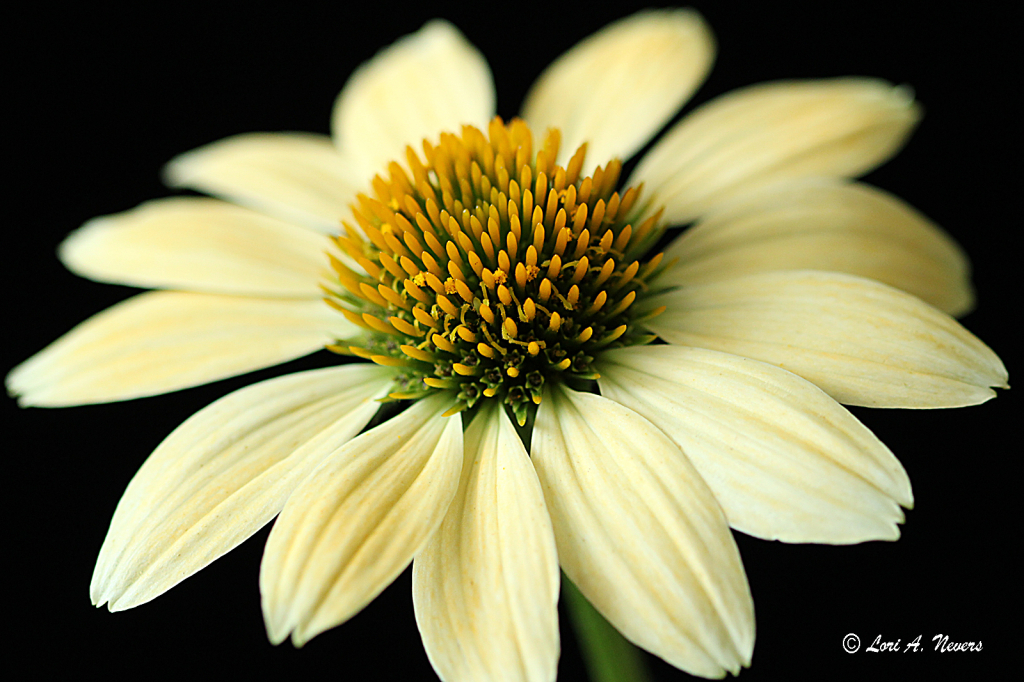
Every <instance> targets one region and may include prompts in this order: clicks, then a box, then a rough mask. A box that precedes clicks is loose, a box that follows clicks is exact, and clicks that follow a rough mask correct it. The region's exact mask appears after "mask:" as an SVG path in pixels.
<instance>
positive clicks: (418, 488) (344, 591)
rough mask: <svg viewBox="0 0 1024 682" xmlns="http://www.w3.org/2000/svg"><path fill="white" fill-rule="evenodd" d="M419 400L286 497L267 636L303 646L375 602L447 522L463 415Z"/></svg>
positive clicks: (269, 556)
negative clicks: (446, 413)
mask: <svg viewBox="0 0 1024 682" xmlns="http://www.w3.org/2000/svg"><path fill="white" fill-rule="evenodd" d="M449 407H451V398H450V397H448V396H446V395H439V396H436V397H433V398H426V399H423V400H420V401H419V402H418V403H416V404H415V405H413V406H412V407H410V408H409V409H407V410H406V411H405V412H403V413H401V414H400V415H398V416H397V417H393V418H392V419H390V420H388V421H386V422H384V423H383V424H381V425H380V426H377V427H376V428H374V429H371V430H370V431H367V432H366V433H364V434H362V435H361V436H358V437H356V438H355V439H353V440H351V441H349V442H348V443H346V444H345V445H343V446H342V447H341V448H340V449H338V450H336V451H335V452H334V453H332V454H331V455H329V456H328V457H327V458H326V459H325V460H324V462H323V464H322V465H321V466H320V467H319V468H318V469H317V470H316V471H314V472H313V473H312V474H311V475H310V476H309V478H307V479H306V480H305V482H304V483H302V485H300V486H299V487H298V488H297V489H296V490H295V492H294V493H293V494H292V496H291V497H290V498H289V499H288V502H287V504H286V505H285V508H284V511H282V512H281V516H280V517H279V518H278V520H277V522H276V523H275V524H274V528H273V530H272V531H271V532H270V537H269V538H268V539H267V548H266V551H265V552H264V554H263V563H262V565H261V567H260V593H261V594H262V601H263V616H264V619H265V621H266V624H267V633H268V635H269V636H270V639H271V641H272V642H274V643H275V644H276V643H279V642H281V641H283V640H284V638H285V637H287V636H288V633H289V632H291V634H292V641H293V642H294V643H295V644H296V645H297V646H301V645H302V644H304V643H305V642H307V641H309V640H310V639H312V638H313V637H315V636H316V635H318V634H319V633H321V632H323V631H324V630H327V629H329V628H332V627H334V626H336V625H338V624H340V623H342V622H344V621H345V620H347V619H349V618H351V617H352V616H353V615H355V614H356V613H357V612H358V611H359V610H360V609H362V608H363V607H364V606H366V605H367V604H368V603H369V602H370V601H371V600H372V599H373V598H374V597H376V596H377V595H378V594H379V593H380V592H381V591H382V590H383V589H384V588H385V587H387V586H388V585H389V584H390V583H391V581H392V580H394V579H395V578H396V577H397V576H398V574H399V573H401V572H402V571H403V570H404V569H405V567H406V566H408V565H409V562H410V561H412V558H413V556H414V555H415V554H416V553H417V552H418V551H419V550H420V549H421V548H422V547H423V546H424V545H425V544H426V542H427V541H428V540H429V539H430V536H431V535H433V533H434V531H436V530H437V527H438V526H439V525H441V521H442V519H444V515H445V512H446V511H447V510H448V505H449V504H451V501H452V498H453V497H454V496H455V492H456V490H458V486H459V471H460V468H461V466H462V451H463V447H462V418H461V416H460V415H456V416H454V417H442V416H441V413H442V412H444V411H445V410H446V409H448V408H449Z"/></svg>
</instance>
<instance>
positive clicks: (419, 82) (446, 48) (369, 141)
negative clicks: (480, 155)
mask: <svg viewBox="0 0 1024 682" xmlns="http://www.w3.org/2000/svg"><path fill="white" fill-rule="evenodd" d="M492 116H494V84H493V81H492V80H491V71H490V69H489V68H488V67H487V61H486V60H485V59H484V58H483V55H481V54H480V53H479V52H478V51H477V49H476V48H475V47H473V46H472V45H471V44H470V43H469V41H467V40H466V39H465V38H464V37H463V35H462V34H461V33H459V30H458V29H457V28H455V27H454V26H452V25H451V24H449V23H448V22H446V21H441V20H434V21H431V22H429V23H428V24H426V25H425V26H424V27H423V28H421V29H420V30H419V31H417V32H416V33H413V34H411V35H408V36H405V37H404V38H402V39H401V40H398V41H397V42H395V44H393V45H391V46H389V47H387V48H385V49H383V50H381V51H380V52H379V53H377V55H376V56H374V58H373V59H371V60H370V61H368V62H366V63H365V64H363V65H362V66H360V67H359V68H358V69H357V70H356V71H355V73H353V74H352V77H351V78H349V80H348V83H346V84H345V88H344V89H343V90H342V91H341V94H340V95H338V99H337V101H336V102H335V103H334V113H333V114H332V119H331V129H332V131H333V135H334V142H335V144H336V145H337V146H338V149H339V150H340V151H341V152H342V154H343V155H344V156H345V159H346V161H349V162H351V165H352V169H353V171H354V172H355V173H356V174H357V175H358V176H360V177H363V176H365V177H366V179H367V181H369V179H370V178H372V177H373V176H374V174H375V173H380V172H382V171H383V170H384V169H385V167H386V165H387V163H388V162H389V161H392V160H395V161H400V162H404V160H405V147H406V145H411V146H412V148H413V149H419V148H420V143H421V142H422V140H423V139H424V138H429V139H430V140H431V141H433V142H434V143H435V144H436V142H437V138H438V135H439V134H440V133H441V132H442V131H447V132H454V133H458V132H459V131H460V129H461V126H462V125H463V124H467V123H468V124H472V125H475V126H477V127H478V128H481V129H482V130H486V129H487V128H486V125H487V123H488V121H489V120H490V119H491V117H492Z"/></svg>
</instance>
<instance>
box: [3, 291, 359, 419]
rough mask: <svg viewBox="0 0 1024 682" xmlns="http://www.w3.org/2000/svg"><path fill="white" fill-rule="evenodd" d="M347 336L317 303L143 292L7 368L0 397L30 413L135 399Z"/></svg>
mask: <svg viewBox="0 0 1024 682" xmlns="http://www.w3.org/2000/svg"><path fill="white" fill-rule="evenodd" d="M355 331H357V328H356V327H355V326H354V325H352V324H351V323H349V322H347V321H346V320H344V319H343V318H342V317H341V316H340V315H338V314H337V313H335V312H334V311H332V310H331V309H330V308H329V307H328V306H326V305H324V303H323V302H322V301H313V300H296V299H273V298H243V297H240V296H219V295H215V294H196V293H183V292H178V291H150V292H147V293H144V294H139V295H138V296H134V297H132V298H129V299H128V300H126V301H122V302H121V303H118V304H117V305H115V306H112V307H110V308H108V309H107V310H104V311H103V312H101V313H99V314H97V315H94V316H93V317H91V318H89V319H88V320H86V321H85V322H83V323H81V324H80V325H78V326H77V327H75V328H74V329H72V330H71V331H69V332H68V333H67V334H65V335H64V336H62V337H60V338H59V339H57V340H56V341H54V342H53V343H52V344H50V345H49V346H47V347H46V348H44V349H43V350H41V351H40V352H38V353H36V354H35V355H34V356H32V357H31V358H29V359H28V360H26V361H25V362H23V363H22V364H20V365H18V366H17V367H15V368H14V370H12V371H11V373H10V374H9V375H7V390H8V391H9V392H10V393H11V394H13V395H17V396H20V397H19V399H18V402H19V404H21V405H23V406H29V405H34V406H39V407H59V406H66V405H82V404H87V403H105V402H111V401H114V400H128V399H129V398H141V397H143V396H148V395H157V394H159V393H167V392H168V391H176V390H178V389H181V388H187V387H189V386H197V385H199V384H205V383H207V382H210V381H216V380H217V379H224V378H226V377H230V376H234V375H236V374H243V373H245V372H250V371H252V370H255V369H260V368H262V367H269V366H270V365H276V364H278V363H280V362H284V361H286V360H292V359H294V358H297V357H301V356H303V355H306V354H307V353H312V352H313V351H315V350H317V349H319V348H322V347H323V346H324V345H325V344H327V343H331V342H333V341H334V340H335V339H336V338H339V337H344V336H347V335H350V334H352V333H354V332H355ZM332 332H333V333H332Z"/></svg>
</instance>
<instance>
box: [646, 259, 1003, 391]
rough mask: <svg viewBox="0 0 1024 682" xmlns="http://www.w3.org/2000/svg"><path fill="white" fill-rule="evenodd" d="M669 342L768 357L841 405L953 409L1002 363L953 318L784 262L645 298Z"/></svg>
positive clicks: (999, 372)
mask: <svg viewBox="0 0 1024 682" xmlns="http://www.w3.org/2000/svg"><path fill="white" fill-rule="evenodd" d="M659 304H664V305H666V306H668V310H667V311H666V312H665V313H664V314H662V315H659V316H658V317H656V318H654V319H653V320H652V321H651V322H649V323H648V326H649V327H650V328H651V329H652V330H653V331H654V332H655V333H657V334H658V335H660V336H661V337H662V338H663V339H665V340H666V341H668V342H670V343H677V344H680V345H684V346H696V347H699V348H711V349H714V350H720V351H725V352H726V353H733V354H735V355H742V356H744V357H748V358H754V359H756V360H763V361H764V362H769V363H771V364H773V365H778V366H779V367H782V368H783V369H787V370H789V371H790V372H793V373H794V374H798V375H800V376H802V377H803V378H805V379H807V380H808V381H811V382H813V383H815V384H817V385H818V386H819V387H820V388H822V389H824V390H825V392H826V393H828V394H829V395H831V396H832V397H833V398H835V399H836V400H838V401H839V402H841V403H845V404H847V405H866V406H869V407H959V406H963V405H974V404H977V403H982V402H985V401H986V400H988V399H990V398H992V397H993V396H994V395H995V392H993V391H992V390H991V389H990V388H988V387H989V386H1000V387H1005V386H1006V379H1007V375H1006V369H1005V368H1004V367H1003V363H1002V362H1001V361H1000V360H999V358H998V357H997V356H996V354H995V353H993V352H992V350H991V349H989V348H988V346H986V345H985V344H984V343H982V342H981V341H980V340H978V338H977V337H975V336H974V335H972V334H971V333H970V332H969V331H967V330H966V329H964V328H963V327H961V326H960V325H959V324H958V323H957V322H956V320H954V319H953V318H951V317H949V316H948V315H946V314H945V313H942V312H940V311H938V310H936V309H935V308H932V307H931V306H929V305H928V304H926V303H924V302H922V301H921V300H920V299H917V298H914V297H913V296H911V295H909V294H905V293H903V292H902V291H898V290H896V289H893V288H892V287H888V286H886V285H884V284H880V283H878V282H874V281H872V280H869V279H863V278H860V277H853V276H852V275H844V274H840V273H834V272H814V271H809V270H790V271H781V272H768V273H763V274H757V275H748V276H746V277H738V278H736V279H731V280H727V281H724V282H716V283H713V284H704V285H698V286H692V287H684V288H682V289H678V290H676V291H673V292H670V293H667V294H663V295H661V296H657V297H655V298H654V299H652V300H651V302H650V305H652V306H656V305H659Z"/></svg>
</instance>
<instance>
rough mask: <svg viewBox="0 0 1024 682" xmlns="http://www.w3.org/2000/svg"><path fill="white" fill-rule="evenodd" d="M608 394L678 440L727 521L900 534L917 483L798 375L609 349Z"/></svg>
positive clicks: (605, 365) (685, 354) (760, 532)
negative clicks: (904, 514)
mask: <svg viewBox="0 0 1024 682" xmlns="http://www.w3.org/2000/svg"><path fill="white" fill-rule="evenodd" d="M598 367H599V369H600V372H601V378H600V379H599V380H598V383H599V385H600V387H601V395H603V396H605V397H606V398H609V399H611V400H614V401H616V402H617V403H620V404H622V405H625V406H626V407H628V408H630V409H632V410H635V411H636V412H638V413H639V414H641V415H643V416H644V417H646V418H647V419H650V420H651V422H652V423H654V425H655V426H657V427H658V428H660V429H661V430H662V431H664V432H665V433H666V434H668V436H669V437H670V438H672V440H674V441H675V442H676V443H677V444H678V445H679V447H680V448H682V450H683V452H684V453H686V457H687V458H688V459H689V460H690V461H691V462H692V463H693V465H694V466H695V467H696V468H697V471H698V472H700V475H701V477H702V478H703V479H704V480H705V481H706V482H707V484H708V486H709V487H710V488H711V491H712V492H713V493H714V495H715V499H717V500H718V502H719V504H721V505H722V509H723V510H724V511H725V517H726V519H728V521H729V525H731V526H732V527H733V528H735V529H737V530H741V531H743V532H744V533H749V534H751V535H755V536H757V537H760V538H765V539H767V540H783V541H786V542H827V543H832V544H845V543H853V542H863V541H865V540H895V539H897V538H898V537H899V528H897V526H896V524H898V523H901V522H902V521H903V512H902V511H901V510H900V505H903V506H905V507H910V506H911V505H912V504H913V499H914V498H913V495H912V494H911V492H910V480H909V479H908V478H907V474H906V472H905V471H904V470H903V467H902V466H901V465H900V463H899V461H898V460H897V459H896V458H895V457H894V456H893V454H892V453H891V452H890V451H889V449H888V448H886V447H885V445H883V444H882V442H881V441H880V440H878V438H876V437H875V436H874V434H872V433H871V431H869V430H868V429H867V427H865V426H864V425H863V424H861V423H860V422H859V421H857V419H856V418H855V417H854V416H853V415H852V414H850V413H849V412H848V411H847V410H846V409H844V408H843V407H842V406H841V405H839V403H837V402H836V401H834V400H832V398H829V397H828V396H827V395H826V394H825V393H824V392H822V391H821V389H819V388H817V387H816V386H814V385H813V384H811V383H810V382H808V381H806V380H804V379H801V378H800V377H798V376H796V375H795V374H791V373H789V372H787V371H785V370H782V369H779V368H778V367H774V366H772V365H768V364H765V363H763V362H758V361H756V360H750V359H748V358H741V357H737V356H735V355H729V354H727V353H719V352H717V351H712V350H703V349H700V348H682V347H678V346H647V347H643V348H622V349H619V350H613V351H608V352H606V353H603V354H602V355H601V361H600V364H599V365H598Z"/></svg>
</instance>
